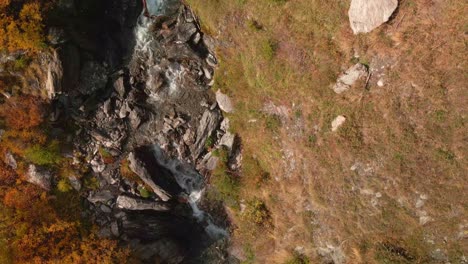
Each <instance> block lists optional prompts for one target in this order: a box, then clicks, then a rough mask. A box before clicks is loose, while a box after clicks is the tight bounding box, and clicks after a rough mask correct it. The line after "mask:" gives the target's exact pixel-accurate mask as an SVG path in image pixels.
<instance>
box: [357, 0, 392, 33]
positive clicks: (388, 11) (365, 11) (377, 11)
mask: <svg viewBox="0 0 468 264" xmlns="http://www.w3.org/2000/svg"><path fill="white" fill-rule="evenodd" d="M397 7H398V0H352V1H351V6H350V8H349V11H348V15H349V23H350V24H351V29H352V30H353V33H354V34H359V33H369V32H371V31H372V30H374V29H375V28H377V27H379V26H380V25H382V24H383V23H385V22H387V21H388V19H389V18H390V17H391V16H392V14H393V12H394V11H395V10H396V8H397Z"/></svg>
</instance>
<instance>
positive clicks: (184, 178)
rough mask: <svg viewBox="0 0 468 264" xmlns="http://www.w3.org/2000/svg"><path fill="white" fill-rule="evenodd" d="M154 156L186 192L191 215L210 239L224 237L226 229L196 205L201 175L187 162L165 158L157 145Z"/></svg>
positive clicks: (201, 190) (198, 198) (200, 187)
mask: <svg viewBox="0 0 468 264" xmlns="http://www.w3.org/2000/svg"><path fill="white" fill-rule="evenodd" d="M154 156H155V158H156V160H157V162H158V163H159V164H160V165H161V166H163V167H165V168H166V169H168V170H170V171H171V172H172V174H173V175H174V177H175V179H176V181H177V183H178V184H179V185H180V187H182V189H184V191H185V192H186V193H187V195H188V202H189V204H190V207H192V211H193V216H194V217H195V218H196V219H197V220H198V221H199V222H200V223H202V224H205V225H206V226H205V231H206V233H207V234H208V235H209V236H210V237H211V238H212V239H220V238H223V237H226V236H227V235H228V234H227V232H226V230H224V229H222V228H220V227H218V226H216V225H215V224H214V223H213V221H212V220H211V217H210V216H209V215H208V214H206V213H205V212H203V211H202V210H200V208H199V207H198V202H199V201H200V199H201V197H202V195H203V191H204V180H203V176H201V175H200V174H199V173H198V172H196V171H195V170H194V169H193V168H192V167H191V166H190V165H188V164H183V163H182V162H180V161H179V160H175V159H167V158H166V157H165V156H164V153H163V151H162V150H161V148H160V147H159V146H154Z"/></svg>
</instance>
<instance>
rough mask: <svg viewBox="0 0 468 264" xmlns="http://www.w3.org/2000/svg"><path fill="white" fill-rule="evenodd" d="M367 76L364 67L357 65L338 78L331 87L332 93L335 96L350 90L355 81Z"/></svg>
mask: <svg viewBox="0 0 468 264" xmlns="http://www.w3.org/2000/svg"><path fill="white" fill-rule="evenodd" d="M367 74H368V72H367V68H366V66H365V65H363V64H361V63H357V64H355V65H353V66H352V67H351V68H349V69H348V70H347V71H346V72H344V73H343V74H341V75H340V76H339V77H338V80H337V81H336V83H335V85H333V87H332V88H333V91H335V93H337V94H340V93H343V92H345V91H347V90H348V89H349V88H351V86H353V85H354V84H355V83H356V81H357V80H359V79H361V78H363V77H365V76H367Z"/></svg>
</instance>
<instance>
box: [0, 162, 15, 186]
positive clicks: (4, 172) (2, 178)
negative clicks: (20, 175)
mask: <svg viewBox="0 0 468 264" xmlns="http://www.w3.org/2000/svg"><path fill="white" fill-rule="evenodd" d="M16 179H17V175H16V172H15V171H14V170H12V169H11V168H10V167H8V166H7V164H5V162H3V161H1V160H0V185H2V186H10V185H12V184H13V183H15V181H16Z"/></svg>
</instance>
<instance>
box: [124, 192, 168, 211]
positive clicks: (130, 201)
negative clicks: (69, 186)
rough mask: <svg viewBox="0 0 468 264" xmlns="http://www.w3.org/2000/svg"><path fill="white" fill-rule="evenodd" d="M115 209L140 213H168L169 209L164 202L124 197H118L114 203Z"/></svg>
mask: <svg viewBox="0 0 468 264" xmlns="http://www.w3.org/2000/svg"><path fill="white" fill-rule="evenodd" d="M116 205H117V207H119V208H120V209H126V210H132V211H140V210H154V211H169V210H170V207H169V206H168V204H167V203H164V202H155V201H147V200H143V199H138V198H133V197H130V196H126V195H119V196H118V197H117V202H116Z"/></svg>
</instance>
